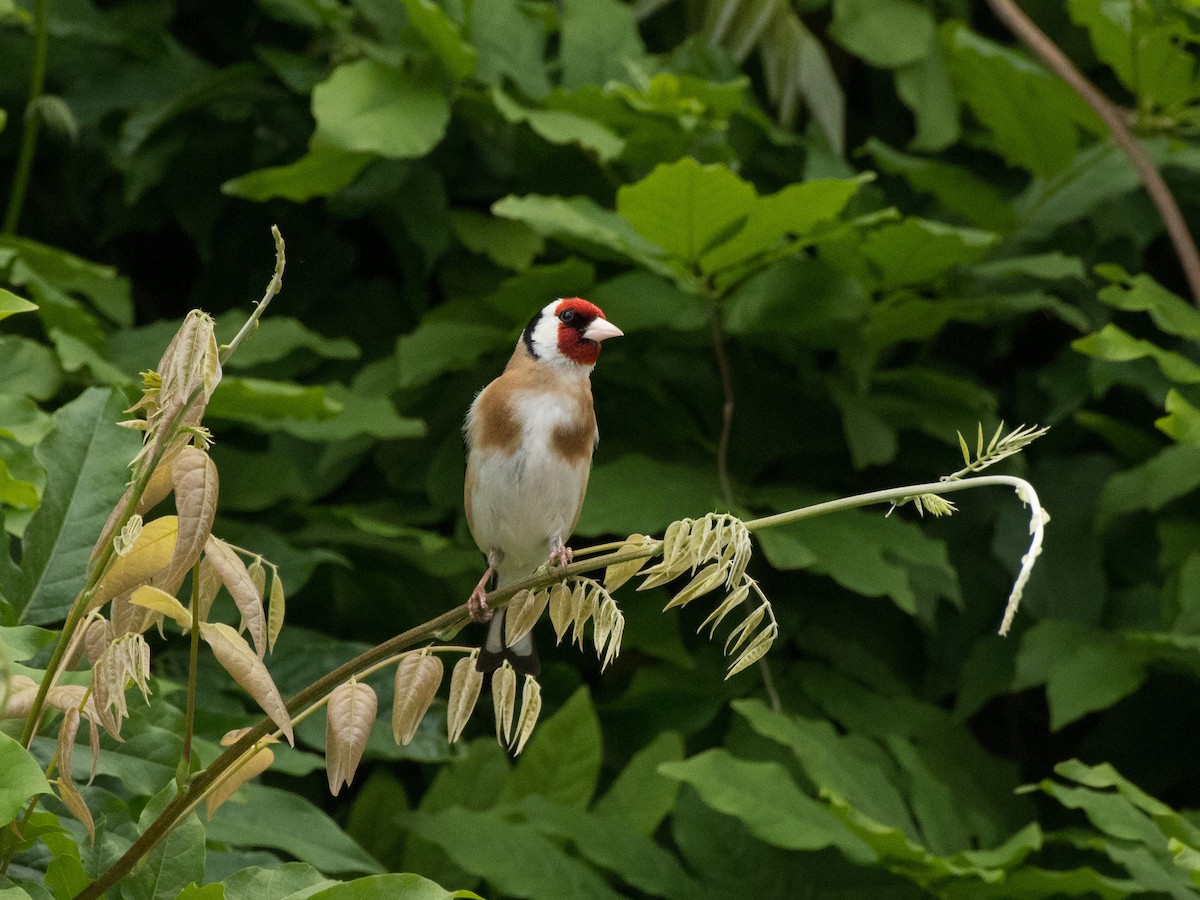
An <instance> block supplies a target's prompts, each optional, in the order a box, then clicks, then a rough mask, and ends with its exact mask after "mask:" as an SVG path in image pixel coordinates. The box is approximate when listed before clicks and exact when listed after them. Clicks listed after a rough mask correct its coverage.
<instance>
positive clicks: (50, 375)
mask: <svg viewBox="0 0 1200 900" xmlns="http://www.w3.org/2000/svg"><path fill="white" fill-rule="evenodd" d="M62 380H63V376H62V367H61V366H59V364H58V359H57V357H55V355H54V352H53V351H52V350H51V349H50V348H49V347H44V346H42V345H41V344H39V343H37V342H36V341H31V340H29V339H28V338H23V337H15V336H7V337H0V384H2V385H4V392H5V393H6V394H15V395H17V396H25V397H31V398H33V399H34V400H49V399H50V398H51V397H53V396H54V395H55V394H56V393H58V389H59V388H60V387H61V386H62Z"/></svg>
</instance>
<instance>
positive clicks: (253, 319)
mask: <svg viewBox="0 0 1200 900" xmlns="http://www.w3.org/2000/svg"><path fill="white" fill-rule="evenodd" d="M271 236H272V237H273V238H275V272H274V273H273V274H272V275H271V280H270V281H269V282H267V289H266V291H265V292H264V293H263V298H262V299H261V300H259V301H258V303H256V304H255V305H254V311H253V312H252V313H250V318H248V319H247V320H246V324H245V325H243V326H242V327H241V328H240V329H239V330H238V333H237V334H236V335H234V338H233V340H232V341H230V342H229V343H228V344H227V345H226V346H224V347H222V348H221V352H220V360H221V365H225V361H226V360H227V359H229V357H231V356H233V354H234V353H236V352H237V348H238V347H240V346H241V345H242V342H243V341H244V340H246V338H248V337H249V336H250V335H251V334H253V333H254V332H255V331H256V330H257V329H258V320H259V319H261V318H262V314H263V313H264V312H266V311H267V306H268V305H269V304H270V302H271V300H272V299H273V298H274V297H275V295H276V294H278V293H279V289H280V288H282V287H283V270H284V268H285V267H286V266H287V256H286V254H285V253H284V249H285V247H284V243H283V235H282V234H280V233H279V226H278V225H272V226H271Z"/></svg>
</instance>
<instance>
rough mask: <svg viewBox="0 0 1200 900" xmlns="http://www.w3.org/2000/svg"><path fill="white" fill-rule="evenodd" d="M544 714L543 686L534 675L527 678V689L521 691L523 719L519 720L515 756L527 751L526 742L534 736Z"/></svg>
mask: <svg viewBox="0 0 1200 900" xmlns="http://www.w3.org/2000/svg"><path fill="white" fill-rule="evenodd" d="M541 713H542V686H541V685H540V684H538V683H537V679H536V678H534V677H533V676H532V675H526V676H525V687H524V689H523V690H522V691H521V718H520V719H518V720H517V733H516V737H515V741H516V747H515V748H514V750H513V754H514V755H515V756H520V755H521V751H522V750H524V749H525V742H526V741H528V740H529V736H530V735H531V734H533V728H534V726H535V725H537V720H538V716H540V715H541Z"/></svg>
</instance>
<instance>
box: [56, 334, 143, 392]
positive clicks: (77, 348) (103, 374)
mask: <svg viewBox="0 0 1200 900" xmlns="http://www.w3.org/2000/svg"><path fill="white" fill-rule="evenodd" d="M49 332H50V340H51V341H52V342H53V343H54V349H55V350H56V351H57V352H58V361H59V364H60V365H62V367H63V371H64V372H82V371H84V370H85V369H86V370H87V371H88V372H89V374H90V375H91V379H92V380H93V381H97V382H99V383H100V384H111V385H115V386H118V387H120V386H129V385H132V384H133V382H134V378H133V376H132V375H131V374H129V373H128V372H125V371H124V370H122V369H118V368H117V367H116V366H114V365H112V364H111V363H109V362H108V360H106V359H105V358H104V357H103V356H101V355H100V354H99V353H97V352H96V351H95V350H94V349H93V348H92V347H91V345H90V344H88V343H87V342H86V341H82V340H80V339H79V338H77V337H75V336H74V335H71V334H68V333H67V332H65V331H62V330H61V329H58V328H51V329H49Z"/></svg>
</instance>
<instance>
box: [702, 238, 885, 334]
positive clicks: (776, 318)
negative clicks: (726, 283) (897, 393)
mask: <svg viewBox="0 0 1200 900" xmlns="http://www.w3.org/2000/svg"><path fill="white" fill-rule="evenodd" d="M721 307H722V311H723V313H724V317H725V330H726V331H727V332H728V333H729V334H735V335H755V336H759V337H762V338H765V339H768V340H770V339H773V338H774V337H776V336H778V335H779V334H787V335H788V336H789V340H791V341H795V342H796V343H797V344H800V345H802V346H806V347H817V348H821V349H826V348H830V349H832V348H834V347H838V346H840V345H841V343H842V341H843V340H844V339H845V335H846V333H847V329H848V328H858V327H860V325H859V323H860V322H861V321H862V320H863V318H864V317H865V316H866V314H867V311H868V309H870V308H871V300H870V297H869V295H868V294H867V292H866V290H864V288H863V286H862V283H861V282H860V281H859V280H858V279H856V278H853V277H851V276H850V275H848V274H847V273H846V272H844V271H843V270H841V269H839V268H836V267H834V266H832V265H830V264H828V263H826V262H824V261H822V260H820V259H810V258H808V257H804V256H796V257H788V258H786V259H781V260H779V261H777V262H775V263H774V264H773V265H771V266H769V267H768V268H767V269H765V270H764V271H762V272H760V273H758V274H757V275H752V276H751V277H750V278H747V279H746V280H745V281H744V282H742V283H741V284H740V285H738V287H737V288H736V289H735V290H734V291H733V292H732V293H731V294H730V295H729V296H727V297H726V298H725V300H724V301H722V304H721Z"/></svg>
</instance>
